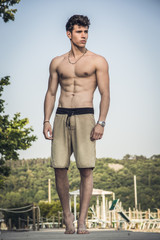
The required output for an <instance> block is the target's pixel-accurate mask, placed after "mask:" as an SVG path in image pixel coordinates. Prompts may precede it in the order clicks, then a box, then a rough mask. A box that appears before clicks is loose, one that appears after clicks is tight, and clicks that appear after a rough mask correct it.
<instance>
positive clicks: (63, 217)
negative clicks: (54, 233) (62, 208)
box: [62, 212, 64, 227]
mask: <svg viewBox="0 0 160 240" xmlns="http://www.w3.org/2000/svg"><path fill="white" fill-rule="evenodd" d="M63 224H64V215H63V212H62V227H63Z"/></svg>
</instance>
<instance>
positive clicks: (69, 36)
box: [66, 31, 72, 40]
mask: <svg viewBox="0 0 160 240" xmlns="http://www.w3.org/2000/svg"><path fill="white" fill-rule="evenodd" d="M66 33H67V37H68V38H69V39H70V40H71V39H72V33H71V32H70V31H67V32H66Z"/></svg>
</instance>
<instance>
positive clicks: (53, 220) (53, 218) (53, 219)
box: [52, 216, 54, 228]
mask: <svg viewBox="0 0 160 240" xmlns="http://www.w3.org/2000/svg"><path fill="white" fill-rule="evenodd" d="M52 221H53V228H54V216H53V220H52Z"/></svg>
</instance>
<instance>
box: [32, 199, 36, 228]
mask: <svg viewBox="0 0 160 240" xmlns="http://www.w3.org/2000/svg"><path fill="white" fill-rule="evenodd" d="M32 217H33V226H32V229H33V231H35V230H36V221H35V220H36V219H35V205H34V203H33V208H32Z"/></svg>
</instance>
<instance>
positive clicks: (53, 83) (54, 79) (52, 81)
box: [48, 63, 58, 95]
mask: <svg viewBox="0 0 160 240" xmlns="http://www.w3.org/2000/svg"><path fill="white" fill-rule="evenodd" d="M49 72H50V75H49V80H48V92H49V93H50V94H51V95H55V94H56V92H57V88H58V73H57V71H56V67H55V65H54V63H51V64H50V69H49Z"/></svg>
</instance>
